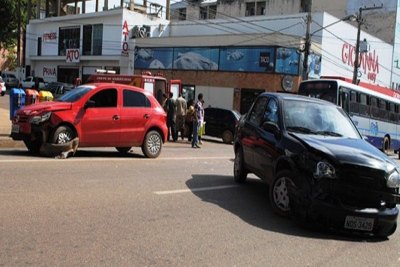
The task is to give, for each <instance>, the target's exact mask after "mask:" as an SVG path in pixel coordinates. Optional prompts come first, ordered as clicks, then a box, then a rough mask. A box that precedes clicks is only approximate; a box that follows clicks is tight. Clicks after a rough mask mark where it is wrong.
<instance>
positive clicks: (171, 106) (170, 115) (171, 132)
mask: <svg viewBox="0 0 400 267" xmlns="http://www.w3.org/2000/svg"><path fill="white" fill-rule="evenodd" d="M173 96H174V94H173V93H172V92H170V93H169V98H168V99H167V102H165V107H166V110H167V127H168V141H170V136H171V137H172V140H173V141H174V142H176V139H178V137H177V135H176V102H175V99H173Z"/></svg>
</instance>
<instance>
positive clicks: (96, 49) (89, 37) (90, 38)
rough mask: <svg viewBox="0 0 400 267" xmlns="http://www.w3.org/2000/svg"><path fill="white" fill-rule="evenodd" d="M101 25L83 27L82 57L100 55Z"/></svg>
mask: <svg viewBox="0 0 400 267" xmlns="http://www.w3.org/2000/svg"><path fill="white" fill-rule="evenodd" d="M102 46H103V24H96V25H84V26H83V52H82V53H83V55H101V54H102V53H101V51H102Z"/></svg>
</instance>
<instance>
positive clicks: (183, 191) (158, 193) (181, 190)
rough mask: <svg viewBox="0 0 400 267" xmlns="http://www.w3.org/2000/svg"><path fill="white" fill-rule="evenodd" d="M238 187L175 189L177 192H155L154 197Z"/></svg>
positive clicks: (220, 186)
mask: <svg viewBox="0 0 400 267" xmlns="http://www.w3.org/2000/svg"><path fill="white" fill-rule="evenodd" d="M238 186H239V185H219V186H208V187H199V188H191V189H177V190H166V191H155V192H154V194H156V195H170V194H180V193H190V192H201V191H211V190H221V189H227V188H234V187H238Z"/></svg>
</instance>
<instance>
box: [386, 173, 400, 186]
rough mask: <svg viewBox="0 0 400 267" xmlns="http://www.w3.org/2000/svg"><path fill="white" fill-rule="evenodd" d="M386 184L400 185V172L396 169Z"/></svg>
mask: <svg viewBox="0 0 400 267" xmlns="http://www.w3.org/2000/svg"><path fill="white" fill-rule="evenodd" d="M386 186H387V187H389V188H398V187H400V174H399V172H398V171H397V170H396V169H394V170H393V172H392V173H391V174H389V176H388V178H387V180H386Z"/></svg>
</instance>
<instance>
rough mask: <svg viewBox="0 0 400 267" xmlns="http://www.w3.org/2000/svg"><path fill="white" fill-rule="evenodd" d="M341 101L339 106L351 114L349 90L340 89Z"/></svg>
mask: <svg viewBox="0 0 400 267" xmlns="http://www.w3.org/2000/svg"><path fill="white" fill-rule="evenodd" d="M339 92H340V100H339V102H340V103H339V105H340V106H341V107H342V108H343V109H344V110H345V111H346V112H349V110H350V97H349V91H348V90H347V89H343V88H340V89H339Z"/></svg>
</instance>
